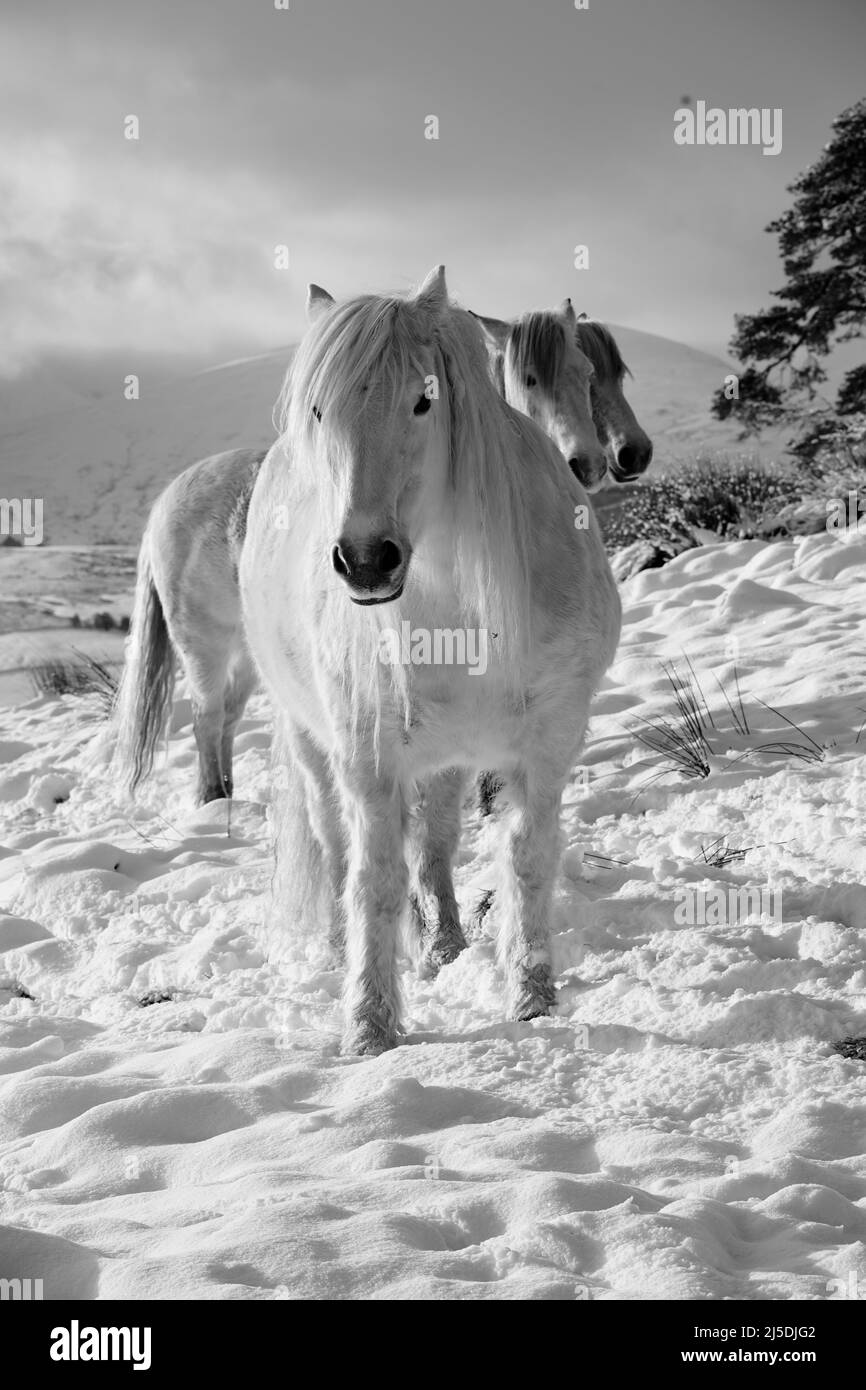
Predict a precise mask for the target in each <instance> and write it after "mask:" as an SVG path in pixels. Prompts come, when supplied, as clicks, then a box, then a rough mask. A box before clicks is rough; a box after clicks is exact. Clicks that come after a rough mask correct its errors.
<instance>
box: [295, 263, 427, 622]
mask: <svg viewBox="0 0 866 1390" xmlns="http://www.w3.org/2000/svg"><path fill="white" fill-rule="evenodd" d="M447 308H448V295H447V289H446V286H445V276H444V271H443V270H442V267H441V266H440V267H437V268H436V269H435V270H434V271H432V272H431V273H430V275H428V277H427V279H426V280H425V281H424V283H423V284H422V286H421V288H420V289H419V290H418V291H417V293H416V294H414V295H413V296H411V297H410V298H408V299H404V298H402V297H398V296H389V297H379V296H373V295H365V296H360V297H358V298H356V299H352V300H349V301H347V302H346V303H343V304H337V303H336V302H335V301H334V299H333V298H332V297H331V296H330V295H329V294H328V293H327V291H326V290H323V289H321V287H320V286H318V285H311V286H310V287H309V290H308V292H307V317H308V320H309V323H310V328H309V331H308V332H307V334H306V335H305V337H304V339H303V341H302V343H301V345H300V347H299V348H298V351H297V354H296V356H295V359H294V362H293V364H292V367H291V369H290V372H289V375H288V378H287V380H286V385H285V387H284V392H283V427H284V430H285V432H286V433H287V435H288V436H289V437H290V439H291V444H292V471H293V474H294V475H295V477H296V479H297V480H298V481H300V482H303V481H304V479H305V477H306V480H307V481H308V482H310V483H312V484H313V485H314V486H315V488H316V490H317V492H318V493H319V495H320V498H321V499H322V505H323V506H325V507H327V508H328V510H329V513H330V515H329V518H328V519H329V523H330V540H329V563H330V565H331V567H332V569H333V571H334V572H335V573H336V574H337V575H338V576H339V578H340V580H341V581H342V583H343V584H344V585H345V588H346V592H347V594H348V597H349V598H350V599H351V601H352V602H353V603H355V604H358V605H361V606H365V607H371V606H375V605H377V604H382V603H390V602H392V601H394V600H395V599H398V598H399V597H400V595H401V593H402V592H403V587H404V585H405V582H406V576H407V573H408V570H409V566H410V563H411V560H412V554H413V549H414V545H415V542H416V540H417V537H418V534H419V532H420V530H421V529H422V523H423V521H425V520H429V517H430V515H431V511H432V512H435V510H436V508H437V506H441V504H442V499H443V498H444V494H445V491H446V484H447V478H448V443H449V431H448V419H447V407H446V405H445V403H444V402H443V400H442V395H443V389H442V388H443V384H444V383H443V382H442V369H441V366H440V365H439V353H438V350H437V346H436V332H437V325H438V322H439V320H440V319H441V317H442V316H443V315H444V314H445V313H446V312H447ZM328 481H329V482H330V485H331V486H330V487H328V486H326V485H324V486H323V484H327V482H328Z"/></svg>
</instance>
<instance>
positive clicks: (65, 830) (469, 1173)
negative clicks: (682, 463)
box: [0, 534, 866, 1300]
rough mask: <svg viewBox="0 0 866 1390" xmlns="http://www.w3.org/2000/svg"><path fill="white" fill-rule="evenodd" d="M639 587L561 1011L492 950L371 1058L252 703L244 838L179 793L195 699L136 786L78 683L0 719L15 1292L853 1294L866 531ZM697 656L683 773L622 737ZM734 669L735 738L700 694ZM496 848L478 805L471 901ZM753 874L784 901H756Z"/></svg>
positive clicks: (571, 812)
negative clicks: (284, 878) (347, 1031)
mask: <svg viewBox="0 0 866 1390" xmlns="http://www.w3.org/2000/svg"><path fill="white" fill-rule="evenodd" d="M625 598H626V621H625V629H624V640H623V644H622V647H621V650H620V653H619V657H618V660H617V662H616V665H615V666H614V667H613V669H612V672H611V674H610V678H609V680H608V681H607V683H606V686H605V688H604V689H603V691H602V692H601V694H600V696H599V699H598V701H597V708H596V713H595V718H594V723H593V729H592V737H591V742H590V745H589V748H588V751H587V754H586V768H585V774H584V773H579V774H578V776H576V778H575V780H574V783H573V785H572V788H571V792H570V795H569V798H568V804H567V807H566V815H565V828H566V835H567V844H568V848H567V851H566V854H565V860H564V865H563V873H562V875H561V880H560V883H559V887H558V892H557V906H556V922H555V927H556V935H555V940H554V950H555V961H556V966H557V973H558V977H559V989H560V993H559V1006H558V1009H557V1011H556V1014H555V1016H554V1017H552V1018H549V1019H545V1020H538V1021H536V1022H534V1023H532V1024H515V1023H508V1022H505V1021H504V1020H503V1013H502V1006H501V998H502V980H501V977H500V973H499V971H498V969H497V966H496V963H495V952H494V946H493V943H492V941H491V940H490V939H489V938H488V937H487V936H483V937H481V938H480V939H478V940H476V941H474V942H473V944H472V945H471V946H470V948H469V949H468V950H467V951H466V952H465V954H464V955H463V956H461V957H460V959H459V960H458V961H457V962H455V963H454V964H453V965H452V966H449V967H447V968H446V969H444V970H443V971H442V972H441V974H440V976H439V978H438V980H436V981H435V982H429V981H427V982H422V981H419V980H417V979H416V978H415V976H414V974H413V972H412V971H411V969H410V968H409V967H408V966H407V967H406V970H405V975H404V987H405V991H406V996H407V1008H406V1016H407V1025H408V1032H407V1035H406V1037H405V1040H404V1042H403V1045H401V1046H400V1047H399V1048H397V1049H396V1050H395V1051H393V1052H391V1053H389V1054H387V1055H385V1056H382V1057H380V1058H377V1059H365V1060H357V1059H350V1058H341V1057H340V1055H339V1050H338V1036H339V1017H340V1008H339V992H340V983H341V981H340V976H339V974H338V973H336V972H334V971H331V970H328V969H326V968H325V967H324V966H323V965H322V964H321V963H319V961H318V956H317V949H316V943H314V942H309V941H307V940H306V938H305V936H304V932H303V930H302V929H301V926H300V924H298V923H293V922H287V921H283V920H282V919H280V917H279V915H278V914H277V915H275V914H274V913H273V912H272V910H271V908H270V906H269V903H268V898H267V892H266V890H267V881H268V876H269V851H268V847H267V835H266V826H265V803H266V801H267V798H268V793H269V784H268V774H267V743H268V723H267V713H266V710H265V708H264V704H263V703H262V702H261V701H259V702H257V703H254V705H253V706H252V707H251V710H250V712H249V714H248V717H247V718H246V720H245V721H244V723H243V726H242V729H241V733H240V736H239V741H238V754H239V756H238V761H237V768H236V785H237V788H238V793H239V797H240V800H239V801H238V802H236V804H235V808H234V819H233V825H232V830H231V835H230V837H227V835H226V824H225V814H226V808H225V806H223V805H219V806H215V807H210V808H207V809H205V810H193V809H191V806H190V797H191V789H192V782H193V760H194V750H193V742H192V737H191V731H190V711H189V706H188V704H187V703H186V702H185V701H184V700H183V699H181V700H179V701H178V703H177V706H176V709H175V715H174V721H173V728H172V732H171V737H170V740H169V743H168V753H167V759H166V761H165V764H164V766H163V767H162V768H161V770H160V771H159V772H158V773H157V774H156V776H155V778H154V781H153V783H152V784H151V785H150V786H149V787H148V788H147V789H146V790H145V792H144V794H143V796H142V797H141V799H140V801H139V803H138V804H132V803H130V802H128V801H127V800H125V799H123V798H122V797H120V796H119V794H118V792H117V789H116V787H115V786H114V784H113V782H112V781H111V780H110V778H109V777H108V775H107V773H106V771H105V767H104V748H103V743H104V736H103V735H101V734H100V732H99V726H98V724H97V723H96V722H95V710H94V709H92V708H91V707H89V706H88V704H87V702H86V701H80V700H79V701H75V700H69V699H67V700H65V701H60V702H47V701H43V700H40V701H34V702H32V703H31V704H29V705H28V706H26V707H24V708H22V709H19V710H10V711H2V712H0V740H2V741H0V759H2V775H0V835H2V848H0V909H2V912H0V984H2V986H3V987H4V990H3V992H2V993H0V1005H2V1009H0V1015H2V1023H0V1136H2V1140H0V1222H2V1223H3V1224H2V1225H0V1276H7V1277H14V1276H16V1275H17V1276H21V1275H22V1274H25V1273H26V1275H27V1276H28V1277H30V1278H43V1279H44V1281H45V1283H44V1292H45V1297H46V1298H54V1299H59V1298H66V1297H76V1298H133V1299H135V1298H159V1297H170V1298H195V1297H202V1298H216V1299H273V1298H285V1297H301V1298H307V1299H309V1298H336V1299H366V1298H395V1297H412V1298H422V1299H436V1298H454V1299H464V1298H465V1299H491V1298H496V1299H516V1298H539V1299H571V1298H575V1297H578V1298H591V1299H610V1298H626V1299H661V1298H666V1299H707V1298H744V1299H757V1300H762V1299H790V1298H807V1299H812V1298H814V1299H824V1298H828V1297H840V1296H843V1294H844V1292H845V1291H846V1290H849V1289H850V1288H851V1287H855V1288H856V1285H855V1284H852V1283H851V1282H849V1279H850V1276H857V1275H858V1272H859V1277H860V1280H861V1284H860V1287H862V1271H863V1239H864V1232H866V1214H864V1213H866V1158H864V1152H863V1150H864V1133H866V1082H864V1064H863V1063H862V1062H858V1061H855V1060H848V1059H845V1058H843V1057H842V1056H840V1055H837V1054H836V1053H834V1051H833V1048H832V1043H833V1041H834V1040H835V1039H839V1038H841V1037H843V1036H844V1035H846V1034H861V1035H862V1034H863V1033H864V1032H866V844H864V839H863V817H864V811H866V773H864V766H866V760H864V751H866V749H864V739H863V738H861V737H860V731H861V729H862V726H863V721H864V718H866V642H864V636H866V633H864V620H863V613H864V611H866V538H864V537H856V536H854V537H844V538H839V537H837V536H830V535H827V534H822V535H820V536H816V537H810V538H808V539H807V540H803V541H800V542H797V543H796V544H795V543H782V544H775V545H764V544H762V543H759V542H743V543H739V544H730V545H717V546H707V547H703V548H701V549H699V550H695V551H691V552H688V553H687V554H685V555H683V556H681V557H680V558H679V559H677V560H676V561H674V562H673V563H672V564H670V565H668V566H667V567H666V568H664V569H663V570H655V571H648V572H646V573H644V574H641V575H639V576H637V577H636V578H635V579H633V580H631V581H630V582H629V584H628V585H627V586H626V589H625ZM684 649H685V651H686V652H687V653H688V654H689V655H690V656H691V658H692V660H693V662H694V663H695V667H696V670H697V673H698V675H699V677H700V679H701V683H702V685H703V687H704V689H705V691H706V693H707V698H708V701H709V704H710V709H711V712H712V714H713V718H714V720H715V724H716V726H717V727H716V728H714V729H713V728H711V729H710V744H711V766H710V771H709V775H708V776H707V777H706V778H705V779H703V780H695V781H692V782H685V783H684V782H682V781H679V780H678V779H677V778H676V777H674V776H670V777H661V778H658V777H657V776H656V774H657V773H658V772H659V771H660V770H661V769H660V766H659V763H658V761H657V760H655V759H654V758H653V757H652V756H651V755H650V754H648V752H647V750H646V748H644V747H642V745H641V744H640V742H639V741H638V739H637V738H636V737H635V729H636V727H637V720H638V719H639V718H640V717H645V718H649V719H657V718H658V717H659V716H660V715H662V714H668V715H669V714H670V710H671V703H670V692H669V689H668V687H667V684H666V681H665V678H664V675H663V673H662V671H661V668H660V666H659V664H658V661H659V659H661V658H674V659H679V660H681V659H682V652H683V650H684ZM734 659H736V663H737V668H738V670H739V673H740V679H741V685H742V689H743V695H744V707H745V711H746V717H747V721H748V728H749V732H748V733H743V732H742V731H740V732H737V730H736V729H735V727H734V725H733V721H732V717H731V714H730V711H729V710H728V709H727V706H726V705H725V703H724V701H723V700H722V697H721V695H720V693H719V691H718V689H717V687H716V685H715V682H714V677H715V676H717V677H718V678H719V680H721V681H722V682H723V684H724V685H725V688H726V689H727V690H728V691H729V693H732V692H733V683H732V673H733V662H734ZM759 699H763V700H765V701H766V702H768V704H770V705H772V706H774V707H775V708H776V709H777V710H778V711H779V714H774V713H773V712H772V711H770V710H768V709H766V708H765V707H763V706H762V705H760V704H759V703H758V701H759ZM88 714H90V715H91V716H93V717H92V718H91V719H90V720H88V717H87V716H88ZM782 716H787V718H788V719H790V720H793V721H794V722H795V723H796V724H797V725H798V726H799V729H798V730H795V729H792V728H791V727H790V726H789V725H787V724H786V723H785V722H784V719H783V718H782ZM810 740H813V741H814V745H813V744H812V743H811V742H810ZM783 741H784V742H788V743H790V744H792V745H794V746H795V749H794V751H793V752H791V751H788V752H787V753H784V752H781V751H780V750H779V748H778V747H777V748H776V750H775V751H773V749H772V748H768V747H767V746H766V745H768V744H770V745H772V744H775V745H778V744H779V743H781V742H783ZM816 747H817V749H818V750H819V751H820V757H819V756H818V753H817V752H816V751H815V748H816ZM797 749H799V752H798V751H797ZM810 749H811V750H812V751H811V752H809V750H810ZM101 750H102V751H101ZM804 750H806V751H804ZM497 829H498V826H497V824H496V823H495V822H490V821H487V822H479V821H478V820H477V819H476V818H475V817H474V816H471V817H470V818H469V822H468V825H467V831H466V835H465V840H464V844H463V848H462V852H461V858H460V867H459V891H460V896H461V899H462V902H463V904H464V906H465V907H469V906H471V905H472V904H473V903H474V902H475V901H476V899H477V897H478V895H479V894H480V893H481V892H483V891H484V890H485V889H486V888H487V887H489V886H491V885H493V884H495V882H496V869H495V857H494V848H495V841H496V834H497ZM712 845H715V850H716V851H718V850H719V849H720V848H723V847H725V846H727V850H728V851H729V853H728V854H727V855H726V856H724V857H725V858H727V860H728V862H727V863H725V864H721V865H717V866H716V867H710V866H708V865H707V864H706V863H705V862H704V859H703V856H702V847H703V848H704V849H706V851H707V853H708V855H709V857H710V858H713V857H714V852H713V850H711V849H710V846H712ZM590 851H592V852H593V853H594V854H595V855H602V856H606V858H602V859H599V858H592V857H591V855H590ZM740 852H742V853H740ZM744 888H752V889H754V890H761V889H764V890H767V891H768V892H770V893H772V894H773V895H774V896H772V897H771V898H770V899H768V900H767V903H766V904H762V906H766V907H772V911H769V910H766V911H764V913H763V915H761V911H760V908H758V909H754V910H751V911H750V910H747V909H745V908H744V909H743V910H742V911H741V910H740V908H739V906H738V907H737V908H736V910H734V909H732V908H731V907H730V904H731V902H732V901H735V902H736V903H737V904H739V903H740V901H741V900H740V898H739V897H738V898H735V899H731V898H730V896H729V893H730V890H734V892H735V893H739V891H740V890H741V889H744ZM716 890H718V891H720V892H721V893H722V894H723V895H724V899H725V902H726V903H727V904H728V908H727V909H726V911H725V912H723V913H722V914H721V916H720V915H719V913H718V910H716V911H710V910H707V911H706V912H705V913H704V914H703V915H704V917H705V920H704V921H701V920H700V916H701V913H700V904H702V903H703V904H705V905H706V904H707V903H710V902H712V901H716V899H714V898H712V896H707V895H712V894H713V893H714V891H716ZM780 894H781V896H779V895H780ZM702 895H703V896H702ZM689 903H691V904H692V908H693V911H692V914H691V918H692V920H689V911H688V904H689ZM684 905H685V910H684ZM696 905H697V906H698V912H697V914H696V913H695V912H694V907H695V906H696ZM494 912H495V909H494ZM696 918H697V920H696ZM494 925H495V919H493V918H492V919H491V921H490V926H491V930H492V929H493V926H494ZM276 943H280V947H281V949H280V950H279V951H278V952H274V953H273V954H279V955H280V956H281V957H282V959H281V961H280V963H276V962H275V961H274V960H273V959H271V960H270V961H269V960H268V959H267V947H268V945H269V944H270V946H274V945H275V944H276Z"/></svg>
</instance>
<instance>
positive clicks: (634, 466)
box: [616, 444, 653, 474]
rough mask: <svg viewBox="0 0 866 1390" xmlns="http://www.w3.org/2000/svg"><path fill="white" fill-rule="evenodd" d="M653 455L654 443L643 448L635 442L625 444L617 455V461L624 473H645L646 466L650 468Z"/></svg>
mask: <svg viewBox="0 0 866 1390" xmlns="http://www.w3.org/2000/svg"><path fill="white" fill-rule="evenodd" d="M652 456H653V446H652V444H648V445H647V446H646V448H643V449H641V448H638V447H637V446H636V445H634V444H624V445H623V446H622V448H621V449H620V450H619V453H618V454H617V456H616V461H617V464H618V466H619V467H620V468H621V469H622V471H623V473H632V474H634V473H643V471H644V469H645V468H649V465H650V461H651V459H652Z"/></svg>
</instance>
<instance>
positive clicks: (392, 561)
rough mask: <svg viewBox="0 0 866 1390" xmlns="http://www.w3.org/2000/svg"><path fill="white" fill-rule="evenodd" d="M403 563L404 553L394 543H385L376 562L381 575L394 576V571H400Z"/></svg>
mask: <svg viewBox="0 0 866 1390" xmlns="http://www.w3.org/2000/svg"><path fill="white" fill-rule="evenodd" d="M402 561H403V553H402V551H401V550H400V547H399V546H398V545H395V544H394V542H393V541H383V542H382V545H381V547H380V549H379V555H378V557H377V560H376V568H377V570H378V571H379V573H380V574H393V573H394V570H396V569H399V568H400V565H401V563H402Z"/></svg>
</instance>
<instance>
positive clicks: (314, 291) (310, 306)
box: [306, 285, 337, 323]
mask: <svg viewBox="0 0 866 1390" xmlns="http://www.w3.org/2000/svg"><path fill="white" fill-rule="evenodd" d="M336 302H337V301H336V300H335V299H334V297H333V295H330V294H328V291H327V290H323V289H322V287H321V285H308V286H307V304H306V309H307V323H315V322H316V319H317V318H320V317H321V315H322V314H324V313H326V311H327V310H328V309H330V308H331V307H332V306H333V305H334V304H336Z"/></svg>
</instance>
